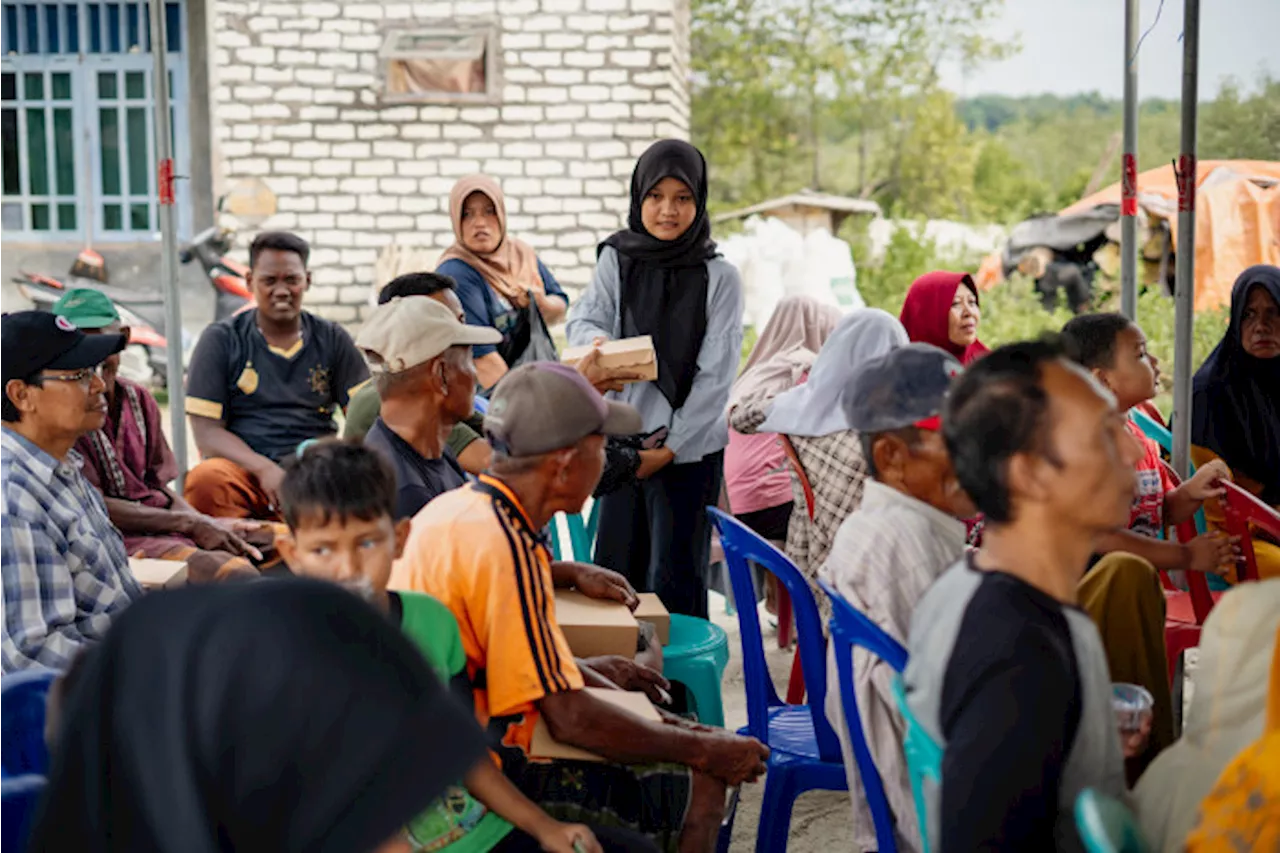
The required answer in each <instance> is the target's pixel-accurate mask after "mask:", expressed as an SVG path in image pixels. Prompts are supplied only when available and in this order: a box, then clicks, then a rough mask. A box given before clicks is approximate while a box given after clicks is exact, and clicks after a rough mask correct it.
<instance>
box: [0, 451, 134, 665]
mask: <svg viewBox="0 0 1280 853" xmlns="http://www.w3.org/2000/svg"><path fill="white" fill-rule="evenodd" d="M0 442H2V443H0V468H2V469H3V489H4V506H3V510H2V512H3V525H2V527H3V549H2V550H0V567H2V568H3V573H4V636H3V640H2V642H0V663H2V664H3V669H4V672H14V671H17V670H20V669H26V668H28V667H32V666H47V667H52V668H54V669H63V668H65V667H66V666H67V665H68V664H69V663H70V662H71V659H72V658H73V657H75V654H76V652H77V651H78V650H79V649H80V647H81V646H83V645H84V644H85V643H86V642H90V641H93V640H99V639H101V638H102V636H103V635H104V634H105V633H106V630H107V627H108V626H109V625H110V624H111V620H112V618H114V617H115V615H116V614H118V613H119V612H120V611H121V610H123V609H124V608H125V607H126V606H128V604H129V603H130V602H131V601H133V600H134V599H136V598H139V597H140V596H141V595H142V589H141V587H139V586H138V584H137V582H136V581H135V580H134V579H133V573H132V572H131V571H130V570H129V557H128V554H127V553H126V552H125V549H124V540H122V539H121V538H120V532H119V531H118V530H116V528H115V527H114V526H113V525H112V524H111V519H110V518H109V517H108V516H107V507H106V504H105V503H104V502H103V500H102V496H101V495H99V494H98V492H97V490H96V489H94V488H93V487H92V486H90V485H89V483H88V481H87V480H85V478H84V476H83V475H81V473H80V465H81V459H80V456H79V455H78V454H77V453H76V452H75V451H71V452H70V453H68V455H67V458H66V460H65V461H59V460H57V459H55V458H54V457H53V456H50V455H49V454H48V453H46V452H44V451H43V450H41V449H40V448H39V447H36V446H35V445H34V444H32V443H31V442H30V441H28V440H27V439H26V438H24V437H22V436H21V435H19V434H18V433H16V432H14V431H13V430H11V429H8V428H5V429H0Z"/></svg>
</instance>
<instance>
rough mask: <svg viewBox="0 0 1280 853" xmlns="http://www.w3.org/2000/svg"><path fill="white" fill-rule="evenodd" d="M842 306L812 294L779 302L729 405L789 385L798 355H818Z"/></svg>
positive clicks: (737, 383) (810, 356) (838, 316)
mask: <svg viewBox="0 0 1280 853" xmlns="http://www.w3.org/2000/svg"><path fill="white" fill-rule="evenodd" d="M840 317H841V313H840V309H839V308H836V307H834V306H832V305H824V304H822V303H821V302H819V301H818V300H816V299H814V298H812V297H809V296H788V297H787V298H786V299H783V300H782V301H781V302H779V303H778V307H777V308H775V309H774V310H773V315H772V316H771V317H769V322H768V323H766V324H765V327H764V331H763V332H761V333H760V339H759V340H758V341H756V345H755V347H754V348H753V349H752V350H751V355H750V356H749V357H748V358H747V364H746V366H745V367H744V368H743V369H742V373H741V375H739V376H738V380H737V381H736V382H734V383H733V389H732V390H731V391H730V392H729V406H730V408H732V407H733V406H734V405H736V404H737V403H738V402H740V401H742V400H744V399H747V398H749V397H754V396H756V395H757V394H758V393H760V392H761V391H764V390H769V391H770V393H772V394H776V393H780V392H781V391H784V390H786V389H787V388H790V387H791V386H792V385H793V384H794V382H793V381H792V366H793V364H794V363H795V361H796V358H795V356H796V355H798V354H799V353H800V352H802V351H803V352H805V353H808V360H809V363H812V359H814V358H816V357H817V355H818V351H819V350H821V349H822V345H823V344H824V343H826V341H827V338H829V337H831V332H832V331H833V330H834V329H835V327H836V324H837V323H839V322H840Z"/></svg>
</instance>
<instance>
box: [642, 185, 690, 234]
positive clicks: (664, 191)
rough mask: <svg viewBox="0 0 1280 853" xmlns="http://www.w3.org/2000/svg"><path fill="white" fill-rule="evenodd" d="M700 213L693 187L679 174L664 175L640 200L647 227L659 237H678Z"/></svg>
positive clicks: (646, 228) (643, 219)
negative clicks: (674, 176)
mask: <svg viewBox="0 0 1280 853" xmlns="http://www.w3.org/2000/svg"><path fill="white" fill-rule="evenodd" d="M697 214H698V203H697V201H696V200H695V199H694V197H693V190H691V189H689V187H688V186H687V185H686V184H685V183H684V182H683V181H680V180H677V179H675V178H663V179H662V180H661V181H659V182H658V183H657V185H655V186H654V188H653V189H651V190H649V194H648V195H646V196H645V197H644V201H642V202H641V203H640V222H641V224H643V225H644V230H646V231H648V232H649V234H651V235H652V236H654V237H656V238H658V239H659V240H678V239H680V237H681V236H683V235H684V232H686V231H688V230H689V226H690V225H692V224H693V219H694V217H695V216H697Z"/></svg>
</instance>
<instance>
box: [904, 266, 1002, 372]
mask: <svg viewBox="0 0 1280 853" xmlns="http://www.w3.org/2000/svg"><path fill="white" fill-rule="evenodd" d="M961 285H964V286H963V287H961ZM898 319H899V320H900V321H901V322H902V325H903V327H904V328H905V329H906V330H907V335H908V336H909V337H910V338H911V340H912V341H913V342H914V343H923V344H933V345H934V346H935V347H939V348H940V349H944V350H946V351H947V352H949V353H951V354H952V355H954V356H955V357H956V358H958V359H960V361H961V363H962V364H969V363H970V362H972V361H976V360H977V359H979V358H982V357H983V356H984V355H986V354H987V352H988V351H989V350H988V349H987V348H986V346H984V345H983V343H982V341H980V340H978V323H979V322H980V321H981V320H982V309H981V308H979V306H978V288H977V287H976V286H975V285H974V283H973V279H972V278H971V277H970V276H969V274H968V273H964V272H943V271H935V272H931V273H925V274H924V275H922V276H920V277H919V278H918V279H916V280H915V281H914V282H913V283H912V284H911V289H910V290H908V291H907V298H906V300H905V301H904V302H903V303H902V314H901V315H900V316H899V317H898Z"/></svg>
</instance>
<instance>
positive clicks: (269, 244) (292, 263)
mask: <svg viewBox="0 0 1280 853" xmlns="http://www.w3.org/2000/svg"><path fill="white" fill-rule="evenodd" d="M310 253H311V249H310V247H309V246H308V245H307V242H306V241H305V240H303V239H302V238H301V237H298V236H296V235H294V234H287V233H284V232H264V233H262V234H259V235H258V237H257V238H256V239H255V240H254V241H253V245H252V246H250V248H249V287H250V289H251V290H252V291H253V296H254V300H255V301H256V303H257V306H256V308H254V309H252V310H249V311H245V312H244V313H242V314H237V315H235V316H233V317H229V318H227V319H226V320H223V321H222V322H219V323H215V324H213V325H212V326H209V328H207V329H205V331H204V334H202V335H201V336H200V342H199V343H198V344H197V345H196V349H195V353H194V354H192V356H191V364H190V366H189V368H188V370H187V377H188V378H187V403H186V411H187V415H188V416H190V418H191V432H192V434H193V435H194V437H195V440H196V446H197V447H198V448H199V449H200V455H201V456H203V457H204V460H205V461H203V462H201V463H200V464H199V465H197V466H196V467H195V468H193V469H192V470H191V472H190V473H189V474H188V475H187V479H186V483H185V491H184V497H185V498H186V499H187V502H188V503H190V504H191V505H192V506H193V507H195V509H196V510H198V511H199V512H202V513H204V514H206V515H212V516H220V517H231V518H264V519H275V518H278V517H279V511H278V510H279V499H278V491H279V488H280V482H281V480H283V479H284V472H283V470H281V468H280V464H279V463H280V460H282V459H283V458H285V457H287V456H289V455H290V454H292V453H293V452H294V451H295V450H296V449H297V447H298V445H299V444H300V443H301V442H303V441H306V440H307V439H311V438H322V437H324V436H328V435H332V434H333V433H334V432H336V431H337V427H336V425H335V424H334V422H333V413H334V409H335V408H337V407H339V406H341V407H343V408H345V407H346V405H347V401H348V399H350V396H351V394H352V393H353V392H354V391H355V390H356V389H358V388H359V387H360V386H361V385H363V384H364V383H365V382H366V381H367V380H368V378H369V371H368V368H367V367H365V363H364V359H362V358H361V357H360V353H359V351H357V350H356V347H355V344H354V343H353V342H352V340H351V336H350V335H349V334H347V332H346V330H345V329H343V328H342V327H341V326H339V325H337V324H336V323H331V322H329V321H328V320H323V319H321V318H319V317H316V316H315V315H313V314H309V313H307V312H306V311H303V310H302V297H303V294H304V293H305V292H306V290H307V288H308V287H310V285H311V273H310V272H308V270H307V260H308V258H309V256H310Z"/></svg>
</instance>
